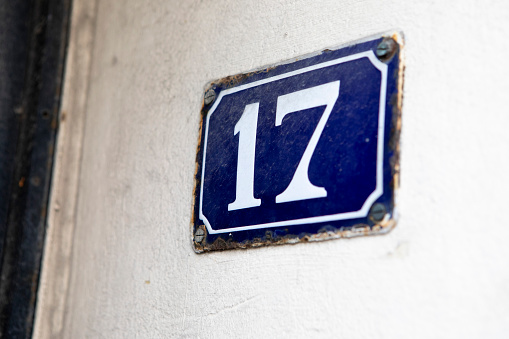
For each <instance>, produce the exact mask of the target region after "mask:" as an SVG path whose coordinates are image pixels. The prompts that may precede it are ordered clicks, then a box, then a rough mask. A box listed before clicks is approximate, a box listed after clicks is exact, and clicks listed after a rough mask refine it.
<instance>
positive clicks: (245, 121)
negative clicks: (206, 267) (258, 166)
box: [228, 80, 339, 211]
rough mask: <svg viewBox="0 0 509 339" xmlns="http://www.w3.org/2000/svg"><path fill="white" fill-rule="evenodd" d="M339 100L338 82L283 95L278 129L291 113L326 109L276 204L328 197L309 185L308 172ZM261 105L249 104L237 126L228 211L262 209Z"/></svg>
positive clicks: (277, 114) (278, 106)
mask: <svg viewBox="0 0 509 339" xmlns="http://www.w3.org/2000/svg"><path fill="white" fill-rule="evenodd" d="M338 96H339V80H338V81H334V82H329V83H327V84H323V85H319V86H315V87H311V88H307V89H304V90H300V91H297V92H292V93H289V94H285V95H281V96H279V97H278V98H277V107H276V122H275V124H276V126H280V125H281V123H282V122H283V118H284V117H285V116H286V115H287V114H290V113H294V112H298V111H302V110H305V109H309V108H314V107H318V106H323V105H325V106H326V107H325V111H324V112H323V114H322V116H321V118H320V120H319V121H318V124H317V126H316V128H315V131H314V132H313V135H312V136H311V139H310V140H309V143H308V145H307V147H306V150H305V151H304V154H303V155H302V158H301V159H300V162H299V164H298V166H297V169H296V170H295V173H294V174H293V178H292V180H291V181H290V184H289V185H288V187H287V188H286V189H285V190H284V191H283V193H281V194H279V195H277V196H276V203H282V202H289V201H298V200H306V199H314V198H323V197H326V196H327V191H326V190H325V188H323V187H318V186H315V185H313V184H312V183H311V182H310V181H309V176H308V169H309V163H310V162H311V157H312V156H313V153H314V151H315V148H316V145H317V144H318V141H319V140H320V136H321V134H322V132H323V129H324V128H325V124H326V123H327V120H328V119H329V116H330V114H331V112H332V108H333V107H334V105H335V103H336V101H337V99H338ZM258 109H259V103H254V104H249V105H247V106H246V107H245V109H244V113H243V114H242V116H241V117H240V119H239V121H238V122H237V124H236V125H235V130H234V135H237V134H239V147H238V155H237V186H236V193H235V201H234V202H232V203H230V204H228V211H233V210H239V209H244V208H250V207H256V206H260V204H261V200H260V199H256V198H255V197H254V169H255V149H256V129H257V125H258Z"/></svg>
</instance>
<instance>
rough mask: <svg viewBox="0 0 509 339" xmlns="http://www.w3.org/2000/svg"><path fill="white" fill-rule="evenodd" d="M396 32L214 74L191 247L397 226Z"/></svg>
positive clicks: (290, 239) (203, 130)
mask: <svg viewBox="0 0 509 339" xmlns="http://www.w3.org/2000/svg"><path fill="white" fill-rule="evenodd" d="M400 41H401V39H400V36H399V35H398V34H395V35H393V36H392V37H379V38H375V39H373V40H368V41H364V42H360V43H357V44H354V45H349V46H347V47H342V48H339V49H335V50H329V49H327V50H324V51H322V52H320V53H316V54H313V55H311V56H306V57H301V58H298V59H296V60H294V61H290V62H287V63H282V64H279V65H276V66H273V67H269V68H264V69H260V70H258V71H254V72H251V73H246V74H240V75H236V76H231V77H227V78H225V79H221V80H218V81H215V82H213V83H211V84H210V85H209V86H208V88H207V90H206V93H205V99H204V105H203V109H202V124H201V136H200V143H199V147H198V153H197V171H196V186H195V204H194V212H193V213H194V217H193V222H192V232H193V244H194V248H195V250H196V251H197V252H203V251H209V250H221V249H230V248H246V247H254V246H260V245H268V244H279V243H293V242H302V241H314V240H324V239H330V238H339V237H350V236H355V235H366V234H377V233H383V232H386V231H388V230H390V229H391V228H392V227H394V225H395V203H394V198H395V190H396V188H397V186H398V178H399V176H398V171H399V161H398V158H399V146H398V145H399V134H400V125H401V122H400V119H401V117H400V115H401V97H402V95H401V86H402V64H401V60H400V56H401V51H400V49H401V44H400Z"/></svg>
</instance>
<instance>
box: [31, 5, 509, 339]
mask: <svg viewBox="0 0 509 339" xmlns="http://www.w3.org/2000/svg"><path fill="white" fill-rule="evenodd" d="M74 2H75V4H74V14H73V17H74V18H79V17H80V15H81V14H82V12H81V11H88V13H89V15H91V16H93V18H92V19H93V21H87V22H93V27H92V26H90V27H88V26H87V27H88V28H87V29H88V31H87V32H88V34H91V36H92V37H93V39H92V40H93V43H92V44H90V45H83V46H82V49H78V50H75V52H74V54H69V63H71V62H72V61H73V60H76V58H79V57H80V56H82V55H86V53H88V52H90V53H91V62H90V67H88V66H87V63H86V62H85V63H84V64H82V65H81V67H83V69H85V70H89V77H88V75H87V74H88V73H87V72H86V71H84V72H83V74H81V73H79V74H81V75H80V76H81V77H82V78H83V79H86V80H87V82H88V85H81V87H78V88H79V89H80V90H74V91H73V90H72V86H71V84H66V88H67V92H65V95H66V96H67V100H68V102H71V101H72V98H73V97H74V96H79V95H83V93H86V98H85V99H84V103H83V104H82V105H77V106H76V107H75V110H74V111H68V112H66V114H68V115H71V116H72V115H73V114H81V113H80V112H82V113H84V114H85V118H84V119H85V120H84V128H83V129H82V131H83V133H84V134H83V143H82V146H83V147H82V152H81V146H80V147H77V148H75V150H77V151H79V152H81V165H80V167H79V168H78V169H72V173H76V177H77V178H76V180H75V181H74V182H75V183H76V185H77V190H76V191H77V193H76V192H75V193H72V192H71V193H68V194H67V195H65V194H64V195H63V196H64V197H67V199H69V200H70V201H73V199H76V200H75V201H76V206H75V207H72V206H74V205H73V204H72V203H70V206H71V207H72V211H73V213H74V214H73V217H72V218H71V217H69V218H67V219H65V218H60V219H58V218H56V219H55V218H53V219H50V231H49V238H48V239H47V242H46V256H45V261H44V274H43V278H42V286H43V287H42V288H41V292H40V293H39V303H38V313H37V326H36V333H35V337H36V338H47V337H50V336H54V337H64V338H86V337H87V338H88V337H93V338H168V337H189V338H198V337H201V338H209V337H211V338H223V337H258V338H260V337H262V338H263V337H266V338H272V337H341V338H503V337H506V336H507V333H509V265H508V263H507V261H508V258H509V246H507V239H508V238H509V227H508V221H507V220H508V219H507V208H508V207H507V206H509V198H508V197H507V191H509V176H508V175H507V171H508V169H509V157H508V153H509V151H508V150H509V133H507V126H509V109H508V108H507V102H508V101H507V97H508V93H509V68H508V67H507V65H506V58H507V55H509V45H508V43H507V40H508V39H507V36H509V21H508V20H507V18H509V2H504V1H483V2H481V1H471V0H455V1H447V2H446V1H409V0H386V1H377V0H366V1H359V0H341V1H338V0H320V1H317V0H315V1H281V0H276V1H275V0H263V1H225V0H216V1H208V0H203V1H199V0H192V1H169V0H164V1H163V0H147V1H134V0H131V1H122V2H119V1H103V0H100V1H98V2H97V7H96V8H93V9H92V10H91V8H92V7H93V6H84V5H83V4H84V3H86V2H87V1H86V0H75V1H74ZM85 7H86V8H85ZM85 17H86V18H89V19H90V17H87V16H85ZM92 19H90V20H92ZM393 28H398V29H401V30H402V31H403V32H404V34H405V39H406V45H405V53H406V71H405V88H404V101H403V129H402V158H401V188H400V191H399V196H398V206H399V213H400V219H399V223H398V226H397V227H396V228H395V229H394V230H393V231H392V232H390V233H389V234H387V235H383V236H376V237H364V238H355V239H349V240H345V239H341V240H333V241H326V242H321V243H309V244H297V245H284V246H273V247H266V248H259V249H251V250H235V251H226V252H216V253H207V254H201V255H197V254H195V253H194V252H193V250H192V247H191V241H190V236H191V235H190V229H189V224H190V219H191V203H192V190H193V176H194V171H195V152H196V146H197V140H198V129H199V120H200V115H199V112H200V108H201V104H202V95H203V87H204V85H205V84H206V83H207V82H208V81H211V80H214V79H218V78H221V77H224V76H227V75H232V74H236V73H239V72H243V71H248V70H250V69H253V68H257V67H260V66H263V65H267V64H271V63H276V62H279V61H282V60H285V59H289V58H292V57H297V56H299V55H302V54H305V53H310V52H314V51H318V50H321V49H324V48H327V47H329V46H334V45H338V44H342V43H347V42H349V41H352V40H355V39H359V38H363V37H366V36H369V35H372V34H375V33H379V32H384V31H387V30H391V29H393ZM79 29H80V26H79V25H78V23H77V22H76V21H75V22H73V30H74V31H73V35H72V37H71V45H70V46H71V48H76V46H77V45H78V43H79V41H86V39H85V38H83V36H82V38H83V39H85V40H79V39H78V38H79V36H80V35H79V34H78V33H77V32H79ZM73 39H74V40H73ZM73 46H74V47H73ZM77 51H78V52H77ZM81 53H82V54H81ZM75 65H76V63H75ZM78 66H79V65H78ZM73 69H74V68H69V66H68V72H73ZM68 74H69V73H68ZM79 74H78V75H79ZM74 86H78V85H76V84H74ZM74 88H76V87H74ZM64 109H65V105H64ZM80 109H81V110H82V111H80ZM76 135H77V137H78V138H79V135H80V133H79V132H78V131H77V132H76ZM79 140H80V142H81V139H79ZM66 142H67V143H70V142H71V141H70V140H67V141H65V140H63V139H60V140H59V143H60V147H63V146H62V145H64V146H65V144H66ZM71 149H72V148H71ZM60 150H61V152H64V154H65V152H66V151H65V150H62V149H60ZM67 152H70V151H67ZM57 166H58V164H57ZM65 169H66V167H65V166H64V167H63V168H62V171H63V172H62V173H65ZM78 174H79V177H78ZM59 180H60V184H59ZM62 180H63V179H59V178H58V177H57V178H56V179H55V184H54V185H56V187H66V186H65V184H63V183H62ZM72 182H73V181H72V180H71V184H72ZM58 185H60V186H58ZM71 191H72V190H71ZM58 194H59V193H58V192H56V191H55V189H54V191H53V197H54V198H53V200H52V201H53V206H52V213H56V212H58V210H59V209H60V206H59V205H58V206H57V205H55V204H56V202H55V201H56V200H55V199H56V198H55V197H56V196H58ZM57 209H58V210H57ZM55 211H56V212H55ZM63 230H64V231H65V232H67V233H65V234H66V235H67V236H68V237H69V236H72V234H73V237H74V240H73V242H72V252H70V251H71V247H70V244H71V240H70V238H68V239H67V240H66V239H59V237H58V235H59V234H61V232H63ZM52 234H53V237H52V236H51V235H52ZM62 246H63V247H64V248H67V249H68V251H67V252H65V251H64V252H63V254H61V256H60V257H58V255H56V254H55V252H51V251H55V249H58V248H61V247H62ZM65 246H67V247H65ZM51 253H53V254H54V255H53V256H52V255H51ZM58 258H64V259H62V260H63V261H58V260H59V259H58ZM66 258H67V259H66ZM65 267H67V268H68V271H66V272H68V274H69V276H68V277H67V276H66V275H65V272H64V273H62V274H60V275H58V279H60V280H58V281H57V282H56V280H55V279H57V278H56V276H55V274H53V273H52V272H55V271H58V270H59V269H60V270H62V269H63V268H65ZM51 286H53V287H51ZM59 305H60V306H59ZM51 310H53V311H51ZM55 310H57V311H55ZM50 311H51V312H52V313H51V314H52V315H53V316H52V317H49V316H48V314H50Z"/></svg>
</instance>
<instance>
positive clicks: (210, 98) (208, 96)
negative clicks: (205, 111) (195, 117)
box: [203, 88, 216, 105]
mask: <svg viewBox="0 0 509 339" xmlns="http://www.w3.org/2000/svg"><path fill="white" fill-rule="evenodd" d="M214 100H216V91H214V90H213V89H212V88H211V89H209V90H208V91H207V92H205V97H204V98H203V101H204V102H205V105H210V104H211V103H212V102H214Z"/></svg>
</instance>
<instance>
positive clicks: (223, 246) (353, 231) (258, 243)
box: [193, 214, 396, 253]
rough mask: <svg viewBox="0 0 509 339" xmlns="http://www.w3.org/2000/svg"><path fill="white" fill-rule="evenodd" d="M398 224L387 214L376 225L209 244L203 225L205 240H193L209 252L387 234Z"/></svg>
mask: <svg viewBox="0 0 509 339" xmlns="http://www.w3.org/2000/svg"><path fill="white" fill-rule="evenodd" d="M395 226H396V220H395V219H394V218H389V215H388V214H387V215H386V216H385V218H384V219H383V220H382V221H381V222H380V223H378V224H376V225H374V226H371V227H370V226H369V225H366V224H358V225H354V226H352V227H341V228H335V227H332V226H327V227H323V228H321V229H320V230H318V233H317V234H311V233H305V234H300V235H297V234H287V235H284V236H276V237H274V235H273V232H272V231H270V230H268V231H267V232H266V233H265V238H263V239H262V238H254V239H252V240H251V241H243V242H240V243H239V242H235V241H233V240H232V239H231V238H229V237H228V235H226V237H228V238H227V239H224V238H222V237H219V238H217V239H216V240H215V241H214V242H213V243H211V244H209V243H207V242H206V227H205V226H204V225H201V226H200V228H202V229H204V230H205V237H204V240H203V241H202V242H201V243H199V242H196V241H193V244H194V249H195V251H196V252H197V253H202V252H208V251H224V250H231V249H248V248H256V247H262V246H268V245H283V244H297V243H302V242H316V241H325V240H332V239H340V238H345V239H349V238H355V237H359V236H366V235H380V234H385V233H387V232H389V231H390V230H392V229H393V228H394V227H395Z"/></svg>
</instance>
